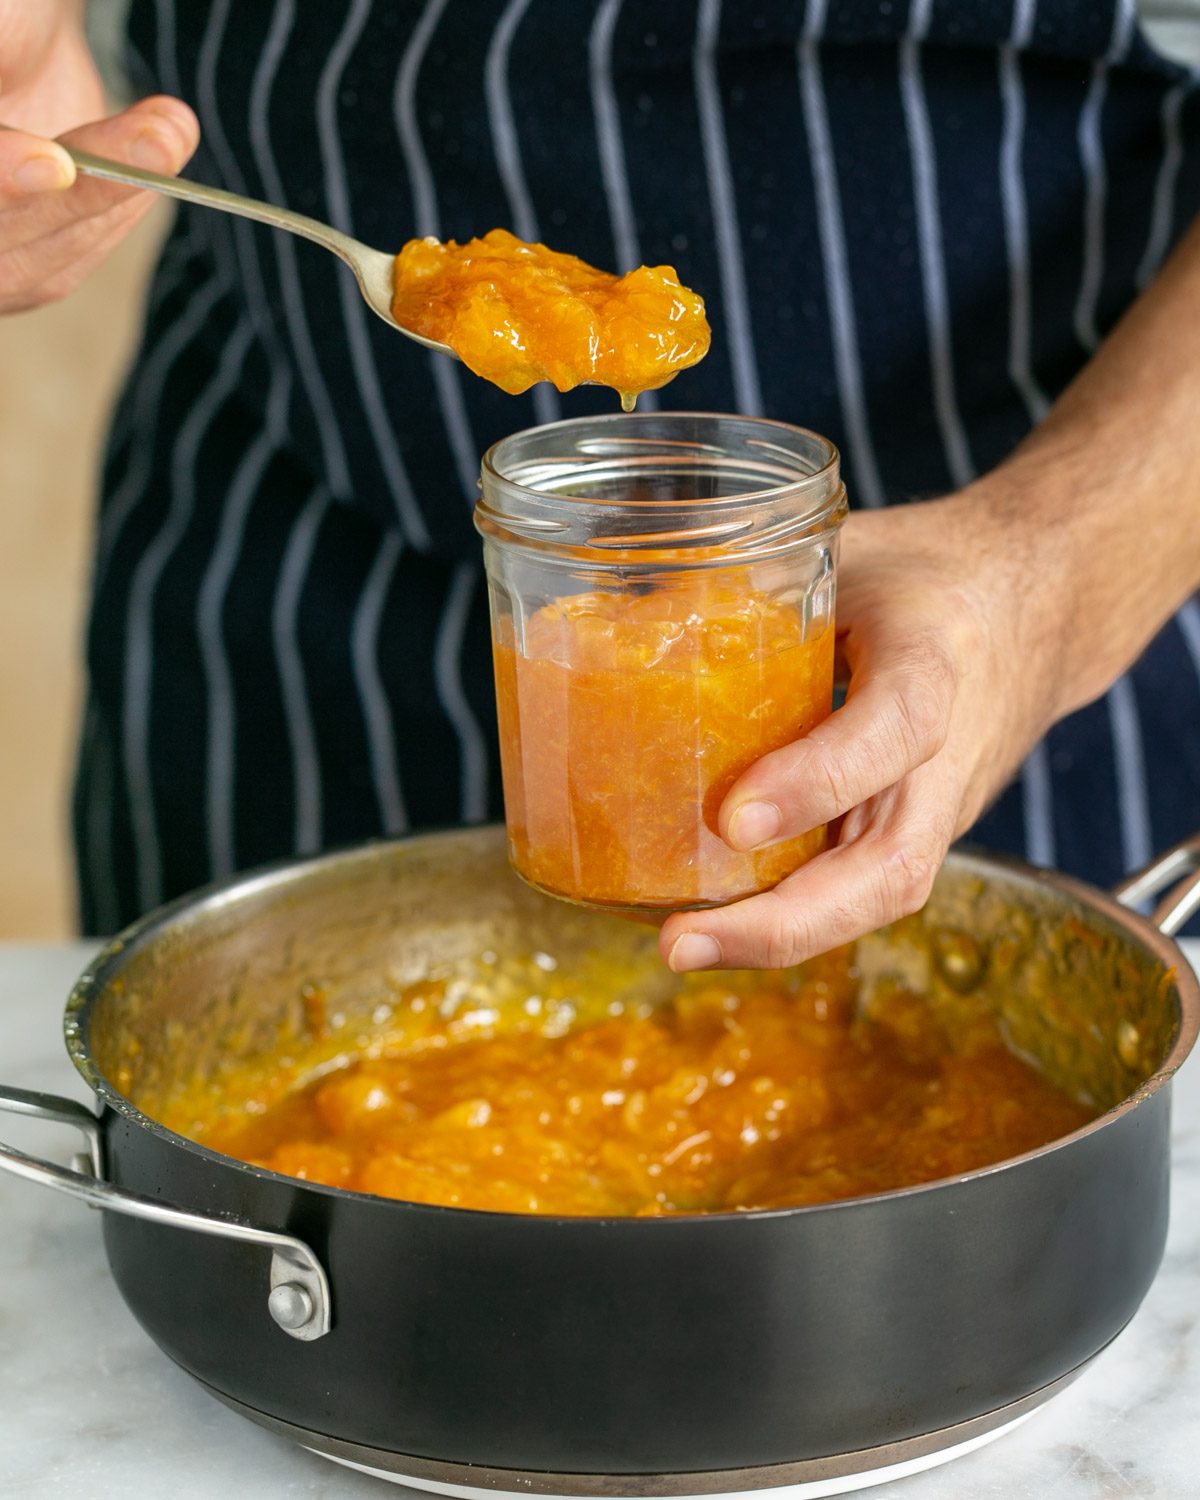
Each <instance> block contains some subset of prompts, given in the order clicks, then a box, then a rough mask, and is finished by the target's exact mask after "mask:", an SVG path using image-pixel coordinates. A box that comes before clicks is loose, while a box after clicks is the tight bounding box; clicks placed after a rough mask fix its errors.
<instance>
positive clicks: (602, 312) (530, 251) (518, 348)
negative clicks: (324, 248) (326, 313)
mask: <svg viewBox="0 0 1200 1500" xmlns="http://www.w3.org/2000/svg"><path fill="white" fill-rule="evenodd" d="M392 315H393V317H394V318H395V319H396V321H397V323H400V324H402V325H403V326H404V327H405V328H411V329H412V330H413V331H414V332H415V333H420V334H423V335H424V336H425V337H426V338H431V339H436V340H437V341H438V342H439V343H443V344H449V345H450V347H451V348H452V349H453V350H454V352H455V353H456V354H457V355H458V357H459V358H460V359H461V360H462V362H463V364H465V365H466V366H467V368H468V369H469V370H473V371H474V372H475V374H476V375H481V376H482V377H483V378H484V379H485V380H490V381H492V382H493V383H494V384H495V385H498V386H499V387H500V388H501V389H502V390H505V391H508V393H509V394H510V395H514V396H515V395H517V394H519V393H520V392H521V391H525V390H528V389H529V387H530V386H531V385H533V384H534V383H535V382H536V381H538V380H549V381H551V382H552V383H553V384H554V385H555V386H557V387H558V389H559V390H560V391H569V390H571V389H572V388H573V387H574V386H577V385H582V384H584V383H585V382H594V383H596V384H599V385H608V386H612V387H613V389H614V390H616V391H618V392H619V393H620V395H621V404H622V406H624V407H625V409H626V410H627V411H632V410H633V405H634V401H635V400H636V398H637V396H638V395H639V394H640V392H642V391H651V390H656V389H657V388H658V387H659V386H662V385H666V383H667V381H668V380H671V379H673V378H674V376H676V375H678V374H679V372H680V370H686V369H687V368H688V366H689V365H694V364H696V363H697V361H699V360H701V359H703V358H704V356H705V354H706V353H707V352H708V345H709V339H710V337H711V335H710V331H709V327H708V322H707V320H706V319H705V316H704V303H703V301H702V300H701V299H700V298H699V297H698V296H697V295H696V293H695V292H692V291H689V290H688V289H687V287H685V286H681V285H680V283H679V278H678V277H677V276H676V274H675V272H674V270H673V269H672V268H671V267H670V266H639V267H638V269H637V270H636V271H630V272H629V273H628V274H627V275H625V276H614V275H611V274H610V273H609V272H607V271H598V270H597V269H596V268H595V266H589V265H588V264H587V262H586V261H582V260H580V259H579V258H578V257H577V256H574V255H564V254H563V253H562V252H561V251H557V250H549V249H547V248H546V246H545V245H538V244H528V243H526V241H524V240H519V239H517V238H516V236H515V235H512V234H510V233H509V232H508V230H507V229H493V230H492V231H491V232H490V233H488V234H485V235H484V236H483V238H482V239H474V240H468V241H467V242H466V243H465V244H461V245H460V244H458V243H457V242H456V241H454V240H450V241H448V242H447V243H445V244H443V243H442V242H441V241H439V240H436V239H433V238H429V239H423V240H410V241H409V242H408V244H407V245H405V246H404V248H403V250H401V252H400V254H399V255H398V256H397V257H396V264H395V270H394V273H393V296H392Z"/></svg>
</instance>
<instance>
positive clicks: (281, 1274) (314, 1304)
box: [0, 1084, 332, 1341]
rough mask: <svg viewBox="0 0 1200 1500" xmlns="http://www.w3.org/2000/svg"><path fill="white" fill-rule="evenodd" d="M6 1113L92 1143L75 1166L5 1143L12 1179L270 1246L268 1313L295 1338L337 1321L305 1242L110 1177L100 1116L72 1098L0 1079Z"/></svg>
mask: <svg viewBox="0 0 1200 1500" xmlns="http://www.w3.org/2000/svg"><path fill="white" fill-rule="evenodd" d="M0 1111H5V1112H7V1113H9V1114H17V1115H30V1116H32V1117H33V1118H34V1119H35V1120H40V1121H43V1122H46V1123H53V1124H57V1125H70V1126H72V1127H73V1128H74V1129H76V1130H78V1131H80V1132H81V1134H82V1135H83V1136H84V1138H85V1139H86V1141H87V1146H88V1150H87V1155H86V1156H84V1155H82V1154H81V1155H79V1156H77V1157H76V1158H75V1166H74V1168H70V1167H60V1166H58V1165H57V1164H56V1163H54V1162H49V1161H43V1160H42V1159H41V1158H40V1157H37V1156H28V1155H26V1153H25V1152H24V1151H18V1150H17V1149H16V1147H14V1146H8V1145H5V1144H4V1143H3V1142H0V1170H2V1171H5V1172H11V1173H12V1175H13V1176H14V1177H23V1178H25V1180H26V1181H27V1182H33V1183H36V1184H37V1185H38V1186H39V1187H46V1188H51V1189H53V1191H55V1192H58V1193H66V1194H67V1195H68V1196H69V1197H71V1198H78V1199H79V1200H80V1201H81V1202H83V1203H86V1204H88V1205H89V1207H91V1208H99V1209H103V1210H105V1211H106V1212H108V1213H114V1214H125V1215H126V1216H127V1217H128V1218H131V1219H145V1220H147V1221H148V1222H149V1223H151V1224H167V1225H170V1226H171V1227H172V1228H175V1229H186V1230H188V1231H189V1232H190V1233H192V1234H211V1235H214V1236H215V1237H216V1238H218V1239H224V1240H240V1241H242V1242H243V1243H244V1244H249V1245H261V1246H263V1248H264V1249H268V1250H270V1251H271V1276H270V1291H269V1292H268V1295H267V1311H268V1312H269V1313H270V1315H271V1318H272V1320H273V1321H274V1322H275V1323H277V1324H278V1325H279V1327H280V1328H282V1329H283V1331H284V1333H286V1334H287V1335H288V1336H289V1338H294V1339H303V1340H305V1341H308V1340H311V1339H319V1338H321V1337H322V1336H323V1335H324V1334H326V1333H328V1332H329V1329H330V1327H331V1324H332V1305H331V1299H330V1295H329V1279H328V1277H327V1276H326V1275H325V1268H324V1267H323V1266H322V1265H321V1262H320V1261H319V1260H318V1259H317V1257H316V1256H315V1255H314V1254H313V1252H312V1251H311V1250H310V1249H309V1247H308V1246H307V1245H306V1244H305V1243H304V1241H303V1240H298V1239H296V1238H295V1237H294V1236H293V1235H290V1234H280V1233H278V1232H276V1231H275V1230H273V1229H257V1228H255V1227H254V1226H253V1225H252V1224H242V1223H239V1222H238V1221H237V1220H236V1219H216V1218H211V1217H210V1216H209V1215H207V1214H198V1213H192V1212H191V1211H190V1210H189V1209H184V1208H175V1207H173V1206H172V1205H171V1204H169V1203H160V1202H158V1201H157V1199H154V1198H145V1197H143V1196H142V1195H141V1194H140V1193H131V1192H128V1191H127V1190H126V1189H124V1188H119V1187H116V1186H114V1184H113V1183H111V1182H106V1181H105V1180H104V1174H103V1171H102V1158H101V1142H100V1125H99V1121H98V1120H97V1119H96V1117H95V1115H94V1114H92V1112H91V1110H89V1109H87V1108H86V1107H85V1106H84V1105H82V1104H79V1103H77V1102H76V1101H75V1100H74V1099H60V1098H58V1097H57V1096H56V1095H54V1094H39V1093H33V1092H31V1091H30V1090H28V1089H14V1088H9V1087H7V1086H6V1085H3V1084H0ZM81 1169H82V1170H81Z"/></svg>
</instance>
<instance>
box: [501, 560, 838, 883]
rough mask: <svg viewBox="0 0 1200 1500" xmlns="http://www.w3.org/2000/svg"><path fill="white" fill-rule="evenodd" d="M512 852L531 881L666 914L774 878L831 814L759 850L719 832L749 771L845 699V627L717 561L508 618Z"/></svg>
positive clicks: (798, 858) (507, 786)
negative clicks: (710, 570)
mask: <svg viewBox="0 0 1200 1500" xmlns="http://www.w3.org/2000/svg"><path fill="white" fill-rule="evenodd" d="M494 658H495V671H496V701H497V708H498V715H499V727H500V750H501V767H502V773H503V779H504V806H505V819H506V822H507V825H508V832H509V841H510V851H509V852H510V857H511V859H512V862H513V865H514V867H515V869H516V870H517V871H518V873H519V874H520V875H522V876H523V877H524V878H525V879H526V880H528V881H529V882H530V883H531V884H532V885H535V886H537V887H539V888H540V889H542V890H544V891H548V892H549V893H550V894H551V895H556V896H563V897H566V898H568V899H571V900H577V901H584V902H587V903H588V904H590V905H598V906H607V907H613V908H626V909H635V910H654V909H658V910H660V911H666V910H669V909H671V908H674V907H683V906H700V905H714V904H719V903H723V902H726V901H732V900H735V899H736V898H737V897H739V896H745V895H748V894H750V893H752V892H754V891H758V890H762V889H765V888H766V887H768V886H771V885H775V884H777V883H778V882H779V881H780V880H782V879H783V877H784V876H785V875H787V874H789V873H790V872H791V871H792V870H794V869H796V867H797V866H798V865H800V864H801V863H802V862H803V861H804V860H806V859H809V858H811V857H812V856H813V855H814V854H816V853H818V852H819V851H820V850H821V849H822V848H823V847H824V845H825V831H824V829H821V828H818V829H815V830H813V831H812V832H810V833H806V834H804V835H803V836H802V837H800V838H795V839H788V840H785V841H783V842H781V843H777V844H773V845H769V846H767V847H766V848H764V849H761V850H756V851H753V852H751V853H744V854H740V853H736V852H735V851H734V850H732V849H730V848H729V846H728V845H727V844H726V843H725V842H724V841H723V840H722V839H721V837H720V834H719V833H718V831H717V813H718V810H719V808H720V806H721V803H722V801H723V799H724V797H725V794H726V793H727V792H728V791H729V789H730V788H731V787H732V785H733V783H734V782H735V781H736V780H737V778H738V777H739V776H740V775H741V774H742V772H743V771H745V770H746V769H747V768H748V767H749V766H751V765H752V764H753V763H754V762H755V761H756V760H758V759H759V758H760V757H761V756H763V755H765V754H766V753H767V752H768V751H770V750H776V749H778V748H779V747H780V746H782V745H786V744H788V743H789V742H790V741H792V740H795V739H797V738H798V737H799V736H801V735H802V734H804V733H806V732H807V731H808V730H809V729H811V728H812V727H813V726H814V725H815V724H817V723H819V722H820V720H822V719H823V718H825V717H826V716H827V715H828V713H829V712H830V707H831V700H832V692H833V626H832V622H830V621H827V622H825V623H824V624H823V625H821V626H820V627H819V628H818V630H817V632H816V633H813V631H812V630H811V629H808V630H806V627H805V624H804V620H803V617H802V614H801V612H800V610H799V609H798V608H797V607H796V605H794V604H793V603H791V602H788V601H786V600H784V599H781V598H777V597H774V596H772V595H768V594H764V593H762V592H759V591H756V590H753V589H750V588H739V587H737V586H736V585H735V584H734V583H732V582H726V583H715V582H712V581H711V580H710V579H709V578H708V577H707V576H706V575H698V576H686V575H685V576H682V577H680V578H679V579H678V580H677V581H676V582H675V583H674V584H673V585H671V584H663V585H660V586H656V587H652V588H649V589H647V590H646V591H645V592H642V593H637V592H630V593H603V592H589V593H580V594H574V595H570V596H567V597H563V598H559V599H556V600H553V601H552V602H550V603H548V604H546V605H544V606H542V607H541V608H540V609H538V610H537V611H536V612H535V613H533V614H532V615H531V616H530V617H529V618H528V619H527V620H526V621H525V625H524V631H523V639H520V640H518V638H517V632H516V630H515V628H514V624H513V621H512V619H511V618H508V619H505V618H500V619H498V620H497V621H496V627H495V643H494Z"/></svg>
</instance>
